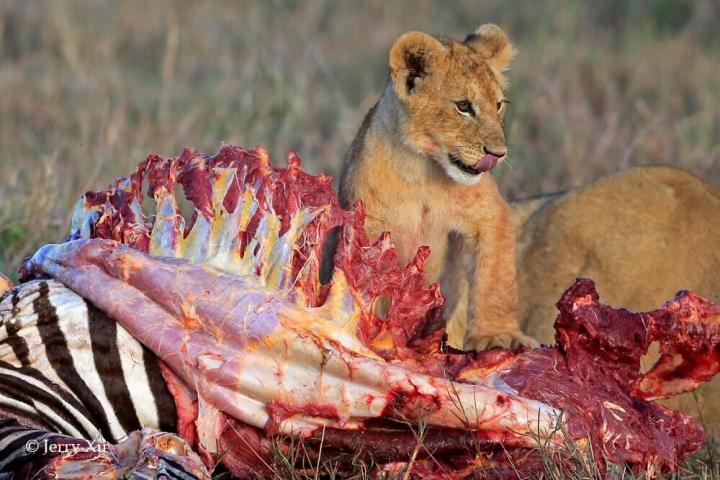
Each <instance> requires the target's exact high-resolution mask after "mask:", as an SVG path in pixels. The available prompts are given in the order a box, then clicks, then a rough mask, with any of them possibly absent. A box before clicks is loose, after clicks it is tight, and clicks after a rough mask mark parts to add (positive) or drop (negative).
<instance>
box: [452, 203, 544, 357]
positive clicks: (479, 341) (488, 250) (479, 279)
mask: <svg viewBox="0 0 720 480" xmlns="http://www.w3.org/2000/svg"><path fill="white" fill-rule="evenodd" d="M492 212H493V214H492V215H486V216H483V217H484V218H482V217H481V218H478V219H477V223H475V227H474V229H473V230H474V231H475V235H474V236H473V237H470V238H468V239H467V241H470V242H472V244H471V245H468V247H469V248H471V249H472V251H473V252H474V255H473V259H474V260H475V264H474V265H472V266H471V268H472V274H471V275H470V276H469V278H470V287H469V309H468V310H469V314H470V315H469V318H468V326H469V328H468V329H467V333H466V336H465V345H464V347H465V349H468V350H484V349H487V348H490V347H509V348H515V347H518V346H520V345H532V346H534V345H537V341H535V340H534V339H532V338H531V337H528V336H527V335H524V334H523V333H522V332H521V331H520V327H519V326H518V323H517V319H516V317H515V308H516V305H517V282H516V275H515V249H516V245H515V228H514V226H513V223H512V217H511V215H510V207H509V205H508V204H507V203H505V202H504V201H503V200H500V202H497V203H496V205H495V207H494V208H493V210H492Z"/></svg>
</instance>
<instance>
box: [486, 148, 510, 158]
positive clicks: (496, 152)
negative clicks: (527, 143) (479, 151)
mask: <svg viewBox="0 0 720 480" xmlns="http://www.w3.org/2000/svg"><path fill="white" fill-rule="evenodd" d="M483 152H485V153H487V154H488V155H492V156H493V157H497V158H502V157H504V156H505V154H506V153H507V148H505V147H490V148H488V147H483Z"/></svg>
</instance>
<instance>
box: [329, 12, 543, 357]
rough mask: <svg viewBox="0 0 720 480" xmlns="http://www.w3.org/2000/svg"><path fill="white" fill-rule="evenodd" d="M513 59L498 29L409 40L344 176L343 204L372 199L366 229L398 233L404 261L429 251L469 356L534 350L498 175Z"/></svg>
mask: <svg viewBox="0 0 720 480" xmlns="http://www.w3.org/2000/svg"><path fill="white" fill-rule="evenodd" d="M513 56H514V51H513V48H512V45H511V44H510V42H509V41H508V39H507V37H506V36H505V34H504V33H503V31H502V30H500V28H498V27H497V26H495V25H492V24H487V25H483V26H481V27H480V28H479V29H478V30H477V31H476V32H475V33H472V34H470V35H468V37H467V38H466V39H465V41H463V42H458V41H455V40H450V39H444V38H443V39H439V38H435V37H432V36H430V35H427V34H425V33H421V32H410V33H406V34H405V35H403V36H402V37H400V39H399V40H398V41H397V42H396V43H395V44H394V45H393V47H392V49H391V51H390V74H391V81H390V82H389V83H388V85H387V87H386V89H385V92H384V93H383V95H382V97H381V98H380V100H379V101H378V103H377V104H376V105H375V106H374V107H373V108H372V109H371V110H370V112H368V114H367V116H366V117H365V120H364V122H363V124H362V126H361V127H360V130H359V132H358V134H357V137H356V138H355V141H354V142H353V144H352V146H351V147H350V150H349V152H348V155H347V157H346V160H345V163H344V165H343V171H342V174H341V177H340V202H341V204H342V205H343V206H344V207H349V206H350V205H352V204H353V203H355V202H357V201H359V200H362V202H363V203H364V205H365V208H366V210H367V220H366V223H365V227H366V229H367V231H368V233H369V234H370V235H371V236H377V235H379V234H380V233H381V232H383V231H390V232H392V235H393V240H394V242H395V244H396V246H397V250H398V254H399V256H400V260H401V261H402V262H408V261H410V260H411V258H412V256H413V255H414V254H415V251H416V250H417V248H418V247H419V246H421V245H428V246H430V248H431V249H432V255H430V259H429V261H428V264H427V266H426V267H427V273H428V282H435V281H440V283H441V288H442V292H443V294H444V295H445V296H446V297H449V298H448V309H447V311H448V312H449V313H450V312H451V313H450V315H449V316H450V321H449V324H448V335H449V340H450V344H451V345H453V346H456V347H464V348H466V349H476V350H480V349H485V348H488V347H493V346H503V347H515V346H518V345H520V344H534V343H535V342H534V340H532V339H531V338H529V337H527V336H525V335H523V334H522V333H521V332H520V329H519V328H518V324H517V322H516V320H515V304H516V300H517V287H516V281H515V231H514V227H513V223H512V219H511V214H510V208H509V206H508V204H507V203H506V202H505V201H504V200H503V199H502V197H501V196H500V193H499V192H498V188H497V185H496V183H495V180H494V179H493V177H492V175H490V173H489V171H490V170H491V169H492V168H493V167H494V166H495V165H496V164H497V163H499V162H501V161H502V160H503V159H504V158H505V154H506V153H507V148H506V146H505V136H504V133H503V123H502V119H503V115H504V113H505V108H506V107H505V101H504V96H503V87H504V86H505V76H504V75H503V71H504V70H505V69H506V68H507V66H508V63H509V62H510V60H511V59H512V58H513ZM468 260H469V261H468ZM465 325H468V326H469V328H467V332H465Z"/></svg>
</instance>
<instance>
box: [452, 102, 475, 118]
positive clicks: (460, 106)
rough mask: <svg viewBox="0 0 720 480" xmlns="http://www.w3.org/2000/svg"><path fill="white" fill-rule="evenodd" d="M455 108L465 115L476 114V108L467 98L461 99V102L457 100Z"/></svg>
mask: <svg viewBox="0 0 720 480" xmlns="http://www.w3.org/2000/svg"><path fill="white" fill-rule="evenodd" d="M455 108H456V109H457V111H458V112H460V113H461V114H463V115H467V116H469V117H474V116H475V109H474V108H473V106H472V103H470V102H469V101H467V100H460V101H459V102H455Z"/></svg>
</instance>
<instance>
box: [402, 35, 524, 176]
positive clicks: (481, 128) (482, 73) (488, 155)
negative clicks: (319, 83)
mask: <svg viewBox="0 0 720 480" xmlns="http://www.w3.org/2000/svg"><path fill="white" fill-rule="evenodd" d="M513 56H514V51H513V48H512V45H511V44H510V42H509V41H508V39H507V37H506V36H505V34H504V33H503V31H502V30H500V28H498V27H497V26H495V25H492V24H486V25H483V26H482V27H480V28H479V29H478V30H477V31H476V32H475V33H473V34H470V35H468V37H467V38H466V39H465V41H464V42H458V41H455V40H446V39H437V38H435V37H432V36H430V35H427V34H425V33H421V32H410V33H406V34H405V35H403V36H402V37H400V39H399V40H398V41H397V42H396V43H395V45H393V47H392V50H391V51H390V71H391V75H392V82H393V88H394V90H395V93H396V94H397V96H398V98H399V100H400V102H401V104H402V106H403V114H404V116H405V122H404V123H403V130H404V131H403V138H404V141H405V143H406V144H407V145H408V146H409V147H410V148H412V149H414V150H416V151H417V152H419V153H421V154H424V155H428V156H429V157H431V158H433V159H434V160H435V161H437V162H438V163H439V164H440V165H441V166H442V167H443V168H444V170H445V171H446V172H447V174H448V175H449V176H450V177H451V178H452V179H454V180H455V181H457V182H460V183H463V184H468V185H470V184H474V183H476V182H478V181H479V180H480V176H481V174H482V172H486V171H488V170H490V169H491V168H493V167H494V166H495V165H496V164H497V163H498V162H500V161H501V160H502V159H503V158H504V157H505V154H506V152H507V149H506V146H505V135H504V133H503V124H502V118H503V115H504V113H505V108H506V107H505V101H504V100H505V99H504V97H503V87H504V85H505V78H504V76H503V71H504V70H505V69H506V68H507V65H508V64H509V62H510V60H512V57H513Z"/></svg>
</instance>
